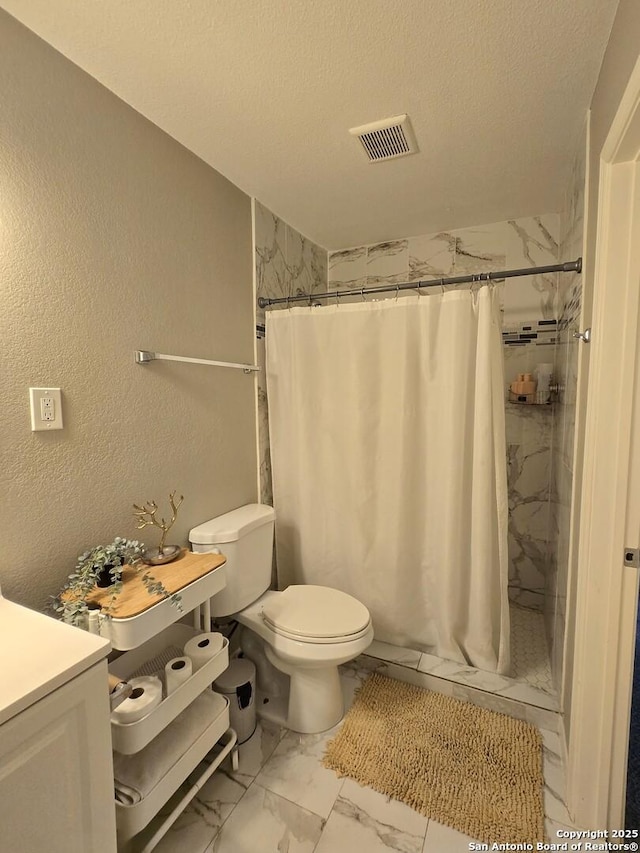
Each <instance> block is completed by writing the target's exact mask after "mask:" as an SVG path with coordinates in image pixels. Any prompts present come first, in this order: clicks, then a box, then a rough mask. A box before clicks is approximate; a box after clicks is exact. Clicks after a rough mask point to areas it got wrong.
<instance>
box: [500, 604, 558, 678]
mask: <svg viewBox="0 0 640 853" xmlns="http://www.w3.org/2000/svg"><path fill="white" fill-rule="evenodd" d="M509 612H510V614H511V678H513V679H514V680H515V681H525V682H526V683H527V684H530V685H531V686H532V687H537V688H538V689H539V690H544V691H545V692H547V693H553V692H554V691H553V683H552V681H551V665H550V663H549V650H548V648H547V638H546V635H545V626H544V616H543V614H542V613H540V611H539V610H528V609H527V608H526V607H519V606H518V605H517V604H512V605H511V607H510V608H509Z"/></svg>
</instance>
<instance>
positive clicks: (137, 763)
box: [113, 691, 216, 806]
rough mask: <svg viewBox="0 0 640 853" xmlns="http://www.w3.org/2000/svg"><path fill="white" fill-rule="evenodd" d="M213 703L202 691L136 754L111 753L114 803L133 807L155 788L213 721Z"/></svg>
mask: <svg viewBox="0 0 640 853" xmlns="http://www.w3.org/2000/svg"><path fill="white" fill-rule="evenodd" d="M213 701H214V696H213V694H211V693H209V691H205V692H204V693H202V694H201V695H200V696H198V698H197V699H196V700H195V701H194V702H192V703H191V705H189V707H188V708H186V709H185V710H184V711H183V712H182V713H181V714H179V715H178V716H177V717H176V718H175V720H174V721H173V722H172V723H171V725H169V726H167V727H166V729H163V731H161V732H160V734H159V735H158V736H157V737H155V738H154V739H153V740H152V741H151V743H149V744H148V745H147V746H145V748H144V749H142V750H140V752H136V753H135V754H134V755H122V754H121V753H119V752H114V753H113V775H114V780H115V781H114V786H115V795H116V800H117V802H119V803H122V804H123V805H127V806H133V805H135V804H136V803H139V802H140V800H143V799H144V798H145V797H146V796H147V795H148V794H149V793H150V792H151V791H152V790H153V788H155V786H156V785H157V784H158V782H159V781H160V780H161V779H162V778H163V777H164V776H165V775H166V774H167V773H168V772H169V770H171V768H172V767H173V765H174V764H175V763H176V762H177V761H178V760H179V759H180V758H182V756H183V755H184V754H185V752H186V751H187V750H188V749H189V747H191V746H192V745H193V744H194V743H195V742H196V741H197V740H198V738H199V737H200V735H202V734H203V732H204V731H205V730H206V729H207V728H208V726H210V725H211V723H212V722H213V721H214V720H215V717H216V711H215V710H214V708H213V707H212V702H213Z"/></svg>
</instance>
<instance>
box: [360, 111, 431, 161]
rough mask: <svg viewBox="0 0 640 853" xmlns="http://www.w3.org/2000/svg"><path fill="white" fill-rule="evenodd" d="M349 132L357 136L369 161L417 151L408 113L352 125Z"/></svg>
mask: <svg viewBox="0 0 640 853" xmlns="http://www.w3.org/2000/svg"><path fill="white" fill-rule="evenodd" d="M349 133H350V134H351V135H352V136H357V137H358V139H359V140H360V142H361V143H362V148H363V150H364V153H365V154H366V155H367V159H368V160H369V162H370V163H377V162H379V161H380V160H393V159H395V158H396V157H406V156H407V154H415V153H416V152H417V151H418V145H417V143H416V138H415V135H414V133H413V128H412V127H411V122H410V120H409V116H408V115H401V116H394V117H393V118H386V119H382V121H375V122H373V123H372V124H363V125H361V126H360V127H352V128H351V129H350V130H349Z"/></svg>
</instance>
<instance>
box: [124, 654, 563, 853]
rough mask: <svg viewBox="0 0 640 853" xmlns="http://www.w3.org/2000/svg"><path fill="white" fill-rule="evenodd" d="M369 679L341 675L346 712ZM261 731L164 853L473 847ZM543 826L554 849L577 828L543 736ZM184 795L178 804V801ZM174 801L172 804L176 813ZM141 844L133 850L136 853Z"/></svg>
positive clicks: (303, 746)
mask: <svg viewBox="0 0 640 853" xmlns="http://www.w3.org/2000/svg"><path fill="white" fill-rule="evenodd" d="M368 675H369V671H368V670H357V671H356V670H354V669H353V668H352V669H351V670H350V671H346V672H345V671H343V673H342V683H343V690H344V693H345V702H346V703H350V702H351V701H352V698H353V693H354V691H355V689H356V688H357V686H359V684H360V683H361V682H362V680H364V679H365V678H366V677H367V676H368ZM338 728H339V726H336V727H335V728H334V729H332V730H330V731H329V732H325V733H324V734H320V735H298V734H296V733H294V732H288V731H286V730H285V729H281V728H277V727H275V726H273V725H271V724H268V723H259V724H258V728H257V730H256V733H255V734H254V735H253V737H252V738H251V739H250V740H249V741H248V742H247V743H246V744H243V745H242V746H241V747H240V764H239V769H238V771H237V772H235V773H234V772H232V771H231V769H230V767H229V766H227V765H226V764H223V767H222V769H221V770H219V771H217V772H216V773H215V774H214V775H213V776H212V777H211V779H209V781H208V782H207V784H206V785H205V786H203V788H202V790H201V791H200V792H199V793H198V795H197V797H196V798H195V799H194V800H193V801H192V803H191V805H190V806H189V807H188V808H187V809H186V811H185V812H184V813H183V814H182V815H181V816H180V817H179V818H178V820H177V821H176V823H175V824H174V825H173V827H172V828H171V829H170V830H169V832H168V833H167V835H165V837H164V838H163V839H162V840H161V842H160V844H159V845H158V847H156V850H157V851H158V853H352V851H353V850H354V849H360V850H366V851H367V853H391V851H401V853H463V851H468V850H469V843H470V842H471V841H472V840H473V839H471V838H469V837H467V836H466V835H463V834H461V833H460V832H457V831H455V830H453V829H451V828H449V827H446V826H443V825H442V824H439V823H436V822H435V821H432V820H429V819H427V818H426V817H423V816H422V815H420V814H418V813H417V812H416V811H414V810H413V809H411V808H409V807H408V806H405V805H403V804H402V803H399V802H396V801H394V800H389V799H388V798H387V797H385V796H383V795H381V794H379V793H377V792H376V791H373V790H372V789H370V788H366V787H361V786H360V785H358V784H357V783H356V782H354V781H353V780H350V779H339V778H338V777H337V776H336V775H335V773H333V771H331V770H326V769H325V768H324V767H323V766H322V756H323V753H324V749H325V745H326V743H327V741H328V740H329V739H330V738H332V737H333V736H334V735H335V733H336V731H337V730H338ZM542 737H543V743H544V758H543V760H544V775H545V792H544V802H545V816H546V818H545V821H546V832H547V834H548V836H549V839H550V840H551V841H555V840H561V839H558V837H557V835H556V833H557V831H558V830H562V829H567V828H573V827H572V824H571V819H570V817H569V814H568V812H567V810H566V807H565V805H564V803H563V799H562V798H563V789H564V773H563V768H562V762H561V758H560V743H559V738H558V735H557V734H556V733H555V732H553V731H549V730H542ZM179 793H180V792H178V793H177V795H176V800H177V797H178V796H179ZM170 805H171V801H170V802H169V804H168V808H170ZM145 835H147V837H148V834H147V833H143V834H141V836H139V837H138V838H137V839H134V843H133V844H132V845H131V848H130V849H131V850H132V851H136V850H140V849H141V847H142V843H143V840H144V837H145Z"/></svg>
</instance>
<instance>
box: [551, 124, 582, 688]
mask: <svg viewBox="0 0 640 853" xmlns="http://www.w3.org/2000/svg"><path fill="white" fill-rule="evenodd" d="M585 171H586V144H584V140H583V144H582V145H581V146H580V148H579V150H578V152H577V154H576V157H575V159H574V163H573V168H572V172H571V180H570V182H569V187H568V190H567V193H566V197H565V203H564V208H563V212H562V216H561V220H560V233H561V240H560V254H561V257H563V258H567V259H574V258H577V257H580V256H582V254H583V226H584V187H585ZM581 309H582V276H581V275H579V274H578V273H567V274H566V275H562V276H559V283H558V308H557V313H558V341H557V344H556V353H555V375H556V378H557V381H558V383H559V385H560V388H561V391H560V393H559V395H558V402H557V403H556V405H555V406H554V407H553V450H552V454H551V501H550V548H549V557H550V564H549V570H548V572H547V578H546V582H547V587H546V589H547V596H546V599H545V602H546V603H545V623H546V630H547V638H548V640H549V647H550V653H551V672H552V676H553V680H554V683H555V684H556V685H558V686H560V685H561V684H562V668H563V659H564V655H563V646H564V636H565V627H566V602H567V582H568V575H569V536H570V531H571V524H570V520H571V496H572V486H573V473H574V464H573V445H574V435H575V416H576V395H577V390H578V353H579V349H578V348H579V346H580V344H579V342H578V341H576V340H575V339H574V338H573V332H575V331H577V330H578V328H579V324H580V314H581ZM565 665H566V662H565Z"/></svg>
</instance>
